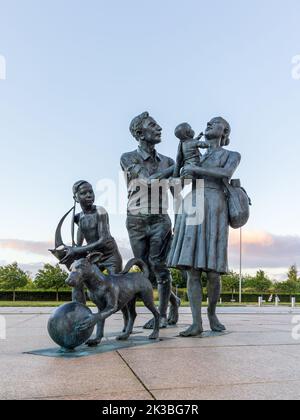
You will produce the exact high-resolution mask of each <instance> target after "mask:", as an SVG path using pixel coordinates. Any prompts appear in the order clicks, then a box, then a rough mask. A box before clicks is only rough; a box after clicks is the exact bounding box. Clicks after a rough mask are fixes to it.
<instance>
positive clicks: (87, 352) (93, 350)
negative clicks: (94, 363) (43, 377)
mask: <svg viewBox="0 0 300 420" xmlns="http://www.w3.org/2000/svg"><path fill="white" fill-rule="evenodd" d="M165 340H170V339H169V338H164V339H163V340H162V339H157V340H149V339H148V337H147V336H135V337H131V338H130V339H129V340H127V341H117V340H107V339H104V340H103V341H102V343H101V344H99V345H98V346H97V347H88V346H85V345H83V346H80V347H78V348H76V349H75V350H65V349H61V348H57V347H56V348H51V349H42V350H33V351H29V352H25V353H24V354H31V355H35V356H45V357H58V358H65V359H66V358H67V359H74V358H80V357H88V356H94V355H96V354H103V353H108V352H112V351H117V350H122V349H128V348H132V347H140V346H147V345H149V344H154V343H159V342H160V341H165Z"/></svg>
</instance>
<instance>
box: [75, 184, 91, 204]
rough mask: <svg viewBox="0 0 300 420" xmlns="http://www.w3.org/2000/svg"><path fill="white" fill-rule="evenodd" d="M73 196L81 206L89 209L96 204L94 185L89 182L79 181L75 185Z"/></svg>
mask: <svg viewBox="0 0 300 420" xmlns="http://www.w3.org/2000/svg"><path fill="white" fill-rule="evenodd" d="M73 196H74V200H75V201H76V202H77V203H80V205H81V206H84V207H89V206H92V205H93V204H94V202H95V194H94V190H93V187H92V185H91V184H90V183H89V182H87V181H78V182H75V184H74V185H73Z"/></svg>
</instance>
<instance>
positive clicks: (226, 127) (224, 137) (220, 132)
mask: <svg viewBox="0 0 300 420" xmlns="http://www.w3.org/2000/svg"><path fill="white" fill-rule="evenodd" d="M230 133H231V127H230V124H229V123H228V122H227V121H226V120H225V119H224V118H222V117H217V118H213V119H212V120H210V122H209V123H207V128H206V131H205V138H206V140H207V141H208V142H209V141H211V140H215V139H220V146H228V145H229V144H230Z"/></svg>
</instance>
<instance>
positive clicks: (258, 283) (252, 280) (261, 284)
mask: <svg viewBox="0 0 300 420" xmlns="http://www.w3.org/2000/svg"><path fill="white" fill-rule="evenodd" d="M272 285H273V283H272V282H271V280H270V279H269V278H268V277H267V275H266V273H265V272H264V271H262V270H259V271H258V272H257V273H256V276H255V277H248V278H247V279H246V280H245V282H244V287H245V288H246V289H250V290H251V291H253V292H257V293H266V292H268V291H269V290H270V289H271V288H272Z"/></svg>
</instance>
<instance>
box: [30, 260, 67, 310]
mask: <svg viewBox="0 0 300 420" xmlns="http://www.w3.org/2000/svg"><path fill="white" fill-rule="evenodd" d="M67 277H68V274H67V273H66V271H64V270H63V269H62V268H61V267H60V266H59V264H57V265H55V266H54V265H51V264H45V265H44V268H43V269H42V270H39V272H38V273H37V275H36V277H35V281H34V284H35V287H37V288H39V289H44V290H51V289H54V290H55V291H56V301H57V302H58V292H59V290H60V289H63V288H65V287H66V279H67Z"/></svg>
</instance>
